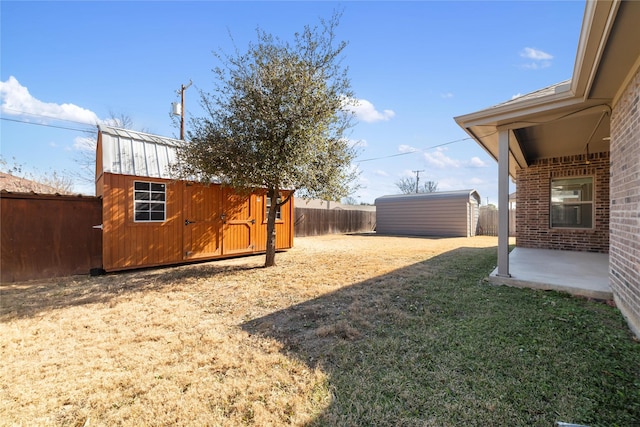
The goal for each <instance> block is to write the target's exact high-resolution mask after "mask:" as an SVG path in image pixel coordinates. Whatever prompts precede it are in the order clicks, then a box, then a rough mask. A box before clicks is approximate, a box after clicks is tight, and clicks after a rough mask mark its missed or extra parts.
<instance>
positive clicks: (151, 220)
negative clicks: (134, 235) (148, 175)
mask: <svg viewBox="0 0 640 427" xmlns="http://www.w3.org/2000/svg"><path fill="white" fill-rule="evenodd" d="M136 183H142V184H150V186H149V187H151V185H152V184H159V185H162V186H164V200H162V201H158V200H154V201H152V200H151V199H149V200H136V191H146V190H136ZM151 193H153V190H151V188H149V194H151ZM156 193H159V192H158V191H156ZM136 203H157V204H162V205H163V209H162V219H136ZM149 217H151V216H149ZM166 221H167V183H166V182H157V181H142V180H136V181H133V222H135V223H137V224H145V223H150V222H153V223H159V222H166Z"/></svg>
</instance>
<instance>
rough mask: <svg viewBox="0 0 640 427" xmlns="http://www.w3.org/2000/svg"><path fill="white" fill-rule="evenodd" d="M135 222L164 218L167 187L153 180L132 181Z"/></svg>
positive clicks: (158, 220)
mask: <svg viewBox="0 0 640 427" xmlns="http://www.w3.org/2000/svg"><path fill="white" fill-rule="evenodd" d="M133 185H134V192H133V193H134V195H133V199H134V200H133V203H134V220H135V222H152V221H153V222H156V221H157V222H161V221H164V220H165V219H166V211H167V209H166V207H167V202H166V200H167V187H166V184H158V183H155V182H141V181H136V182H134V184H133Z"/></svg>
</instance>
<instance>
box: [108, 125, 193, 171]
mask: <svg viewBox="0 0 640 427" xmlns="http://www.w3.org/2000/svg"><path fill="white" fill-rule="evenodd" d="M98 131H99V132H100V134H101V135H102V170H103V172H110V173H117V174H123V175H134V176H144V177H153V178H166V179H170V178H172V176H171V170H170V168H171V165H173V164H175V162H176V151H177V150H176V148H177V147H178V146H179V145H180V144H181V143H182V141H180V140H177V139H173V138H166V137H162V136H158V135H152V134H148V133H144V132H137V131H132V130H127V129H120V128H115V127H112V126H105V125H99V126H98Z"/></svg>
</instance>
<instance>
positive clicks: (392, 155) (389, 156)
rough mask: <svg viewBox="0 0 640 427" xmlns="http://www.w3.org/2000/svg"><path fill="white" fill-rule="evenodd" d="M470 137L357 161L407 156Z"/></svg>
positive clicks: (467, 138)
mask: <svg viewBox="0 0 640 427" xmlns="http://www.w3.org/2000/svg"><path fill="white" fill-rule="evenodd" d="M469 139H472V138H470V137H466V138H462V139H456V140H455V141H449V142H445V143H442V144H437V145H432V146H431V147H427V148H417V149H415V150H412V151H407V152H405V153H397V154H390V155H388V156H382V157H372V158H370V159H363V160H358V161H356V163H363V162H371V161H373V160H382V159H390V158H392V157H398V156H406V155H407V154H415V153H421V152H425V151H428V150H432V149H434V148H438V147H444V146H445V145H450V144H454V143H456V142H461V141H466V140H469Z"/></svg>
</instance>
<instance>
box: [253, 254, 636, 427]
mask: <svg viewBox="0 0 640 427" xmlns="http://www.w3.org/2000/svg"><path fill="white" fill-rule="evenodd" d="M494 264H495V248H494V249H477V248H459V249H456V250H453V251H450V252H448V253H445V254H442V255H439V256H436V257H434V258H431V259H429V260H427V261H423V262H420V263H417V264H414V265H412V266H409V267H407V268H403V269H400V270H397V271H394V272H392V273H389V274H387V275H384V276H380V277H377V278H373V279H370V280H366V281H364V282H361V283H358V284H355V285H353V286H349V287H345V288H342V289H340V290H339V291H336V292H334V293H331V294H327V295H323V296H320V297H318V298H315V299H312V300H309V301H305V302H303V303H301V304H298V305H295V306H291V307H288V308H286V309H283V310H280V311H277V312H274V313H271V314H269V315H267V316H264V317H260V318H257V319H253V320H251V321H248V322H246V323H244V324H243V325H242V328H243V329H244V330H245V331H247V332H248V333H250V334H255V335H260V336H264V337H268V338H273V339H276V340H277V341H279V342H281V343H282V345H283V351H284V352H285V353H286V354H287V355H288V356H290V357H293V358H296V359H298V360H301V361H303V362H304V363H306V364H307V365H308V366H309V367H310V368H312V369H313V368H320V369H322V370H323V371H324V372H325V373H326V374H327V376H328V382H327V384H325V385H324V387H325V393H327V394H328V395H330V396H331V399H330V400H331V401H330V403H329V404H328V406H326V407H325V408H322V409H320V410H321V413H320V414H319V415H318V416H317V417H316V418H315V419H314V421H312V422H311V423H310V425H331V426H333V425H401V426H412V425H415V426H418V425H420V426H424V425H427V426H430V425H438V426H449V425H450V426H454V425H477V426H484V425H511V426H517V425H523V426H524V425H540V426H549V425H554V423H555V422H556V421H565V422H575V423H582V424H584V423H593V425H601V424H602V425H613V424H616V423H617V424H619V425H627V423H629V422H633V420H636V421H637V420H638V419H640V393H638V392H639V391H640V390H638V384H640V370H639V369H638V366H640V348H638V345H637V343H633V342H632V341H631V340H630V339H629V335H628V329H627V328H626V325H625V324H624V321H623V320H622V318H621V316H620V314H619V313H618V312H617V311H616V310H613V309H611V307H607V306H606V305H604V304H597V303H594V302H589V301H586V300H584V299H577V298H572V297H569V296H568V295H565V294H560V293H556V292H542V291H532V290H529V289H515V288H506V287H495V286H488V285H486V284H485V283H484V282H483V280H482V279H483V278H484V277H485V276H486V274H488V272H490V271H491V270H492V269H493V267H494ZM634 345H635V347H633V346H634ZM612 346H613V347H615V348H616V350H612ZM629 346H631V347H629ZM622 347H625V348H627V350H629V352H628V353H625V355H622V353H621V352H620V349H621V348H622ZM603 372H617V373H618V374H616V375H605V377H604V378H603V377H602V375H603V374H602V373H603Z"/></svg>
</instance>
